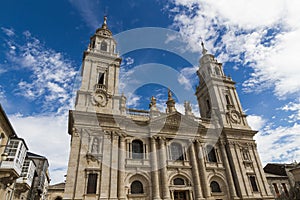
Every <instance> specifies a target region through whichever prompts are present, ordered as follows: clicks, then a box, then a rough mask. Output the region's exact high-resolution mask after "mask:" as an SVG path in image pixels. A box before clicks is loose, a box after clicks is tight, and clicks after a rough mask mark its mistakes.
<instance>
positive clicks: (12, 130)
mask: <svg viewBox="0 0 300 200" xmlns="http://www.w3.org/2000/svg"><path fill="white" fill-rule="evenodd" d="M0 113H1V114H2V116H3V117H4V119H5V121H6V124H7V125H8V126H9V128H10V129H11V132H12V133H13V135H12V136H11V137H17V134H16V132H15V130H14V128H13V126H12V125H11V123H10V121H9V119H8V117H7V115H6V113H5V112H4V110H3V108H2V105H1V104H0Z"/></svg>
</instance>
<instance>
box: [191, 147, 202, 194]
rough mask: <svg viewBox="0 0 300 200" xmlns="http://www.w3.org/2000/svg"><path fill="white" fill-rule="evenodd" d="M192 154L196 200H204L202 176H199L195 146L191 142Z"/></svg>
mask: <svg viewBox="0 0 300 200" xmlns="http://www.w3.org/2000/svg"><path fill="white" fill-rule="evenodd" d="M189 149H190V154H191V163H192V174H193V179H194V190H195V199H202V198H203V196H202V192H201V185H200V176H199V169H198V163H197V158H196V153H195V146H194V142H193V141H191V145H190V148H189Z"/></svg>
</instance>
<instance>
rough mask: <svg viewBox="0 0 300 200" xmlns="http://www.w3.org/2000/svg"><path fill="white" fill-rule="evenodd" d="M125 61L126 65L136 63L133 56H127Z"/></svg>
mask: <svg viewBox="0 0 300 200" xmlns="http://www.w3.org/2000/svg"><path fill="white" fill-rule="evenodd" d="M124 61H125V62H124V64H125V66H128V65H132V64H133V63H134V59H133V58H131V57H126V58H125V59H124Z"/></svg>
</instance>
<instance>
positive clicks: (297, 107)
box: [280, 99, 300, 122]
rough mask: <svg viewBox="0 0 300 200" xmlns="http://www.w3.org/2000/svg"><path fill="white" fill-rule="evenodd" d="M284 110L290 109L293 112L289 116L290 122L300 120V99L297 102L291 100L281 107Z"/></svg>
mask: <svg viewBox="0 0 300 200" xmlns="http://www.w3.org/2000/svg"><path fill="white" fill-rule="evenodd" d="M280 109H281V110H283V111H290V112H292V114H291V115H290V116H289V122H297V121H299V120H300V99H298V100H296V101H295V102H289V103H288V104H286V105H284V106H283V107H281V108H280Z"/></svg>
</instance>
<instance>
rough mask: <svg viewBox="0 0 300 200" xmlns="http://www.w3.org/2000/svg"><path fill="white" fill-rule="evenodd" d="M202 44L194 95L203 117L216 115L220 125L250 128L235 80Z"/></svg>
mask: <svg viewBox="0 0 300 200" xmlns="http://www.w3.org/2000/svg"><path fill="white" fill-rule="evenodd" d="M201 45H202V57H201V58H200V61H199V69H198V71H197V75H198V77H199V80H200V81H199V86H198V87H197V89H196V96H197V99H198V104H199V108H200V114H201V117H203V118H213V117H218V119H219V123H220V125H221V126H222V127H231V128H243V129H250V127H249V126H248V123H247V120H246V115H245V113H244V112H243V110H242V106H241V103H240V100H239V97H238V95H237V92H236V88H235V82H234V81H233V80H232V79H231V78H230V77H228V76H226V75H225V74H224V71H223V66H222V63H219V62H218V61H217V60H216V58H215V57H214V55H212V54H209V53H207V50H206V49H205V47H204V44H203V42H202V43H201Z"/></svg>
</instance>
